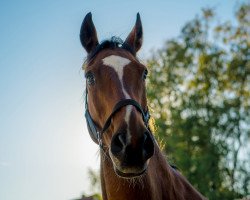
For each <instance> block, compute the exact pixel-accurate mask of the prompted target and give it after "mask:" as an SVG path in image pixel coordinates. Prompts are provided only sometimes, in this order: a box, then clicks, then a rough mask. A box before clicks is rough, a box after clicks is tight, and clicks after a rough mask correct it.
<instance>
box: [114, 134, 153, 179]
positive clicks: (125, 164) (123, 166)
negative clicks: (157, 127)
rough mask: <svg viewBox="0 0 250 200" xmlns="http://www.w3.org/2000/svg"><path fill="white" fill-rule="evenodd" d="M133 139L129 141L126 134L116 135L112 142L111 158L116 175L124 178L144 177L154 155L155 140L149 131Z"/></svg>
mask: <svg viewBox="0 0 250 200" xmlns="http://www.w3.org/2000/svg"><path fill="white" fill-rule="evenodd" d="M132 134H133V133H132ZM137 135H138V134H137ZM133 137H134V138H133ZM133 137H132V138H130V139H128V136H127V134H126V133H116V134H115V135H114V136H113V138H112V141H111V147H110V154H111V155H110V156H111V159H112V161H113V164H114V168H115V171H116V173H117V174H118V175H119V176H122V177H135V176H139V175H142V174H143V173H144V172H145V171H146V169H147V163H148V162H147V161H148V159H149V158H150V157H152V156H153V154H154V139H153V137H152V135H151V133H150V132H149V131H148V130H145V131H144V133H143V134H140V136H137V137H135V136H133Z"/></svg>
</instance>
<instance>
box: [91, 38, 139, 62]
mask: <svg viewBox="0 0 250 200" xmlns="http://www.w3.org/2000/svg"><path fill="white" fill-rule="evenodd" d="M116 48H119V49H124V50H126V51H128V52H130V53H131V54H132V55H135V52H134V50H133V49H132V48H131V47H130V46H129V45H128V44H127V43H126V42H123V40H122V39H121V38H119V37H116V36H112V37H111V38H110V39H107V40H104V41H102V42H101V43H100V44H98V45H97V46H96V47H95V49H94V50H92V51H91V52H90V53H89V54H88V56H87V62H89V61H91V60H92V59H93V58H94V57H95V56H96V55H97V54H98V53H99V52H101V51H102V50H104V49H116Z"/></svg>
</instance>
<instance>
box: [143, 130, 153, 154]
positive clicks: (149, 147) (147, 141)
mask: <svg viewBox="0 0 250 200" xmlns="http://www.w3.org/2000/svg"><path fill="white" fill-rule="evenodd" d="M149 134H150V133H148V132H145V133H144V144H143V149H144V152H145V157H146V159H148V158H150V157H151V156H152V155H153V154H154V141H153V138H152V137H151V136H150V135H149Z"/></svg>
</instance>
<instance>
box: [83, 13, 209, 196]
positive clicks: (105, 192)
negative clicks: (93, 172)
mask: <svg viewBox="0 0 250 200" xmlns="http://www.w3.org/2000/svg"><path fill="white" fill-rule="evenodd" d="M142 36H143V31H142V24H141V19H140V15H139V13H138V14H137V19H136V23H135V26H134V27H133V29H132V31H131V32H130V34H129V35H128V37H127V38H126V40H125V41H124V42H123V41H122V40H121V39H120V38H117V37H112V38H111V39H110V40H105V41H103V42H101V43H99V42H98V38H97V33H96V29H95V26H94V24H93V21H92V15H91V13H88V14H87V15H86V16H85V18H84V20H83V22H82V25H81V30H80V41H81V44H82V46H83V47H84V49H85V50H86V51H87V60H86V64H85V69H84V70H85V77H86V99H85V103H86V110H85V117H86V122H87V126H88V132H89V134H90V136H91V138H92V140H93V141H94V142H95V143H97V144H98V145H99V146H100V159H101V166H100V177H101V188H102V197H103V200H170V199H171V200H184V199H185V200H187V199H189V200H200V199H205V198H204V197H203V196H202V195H201V194H200V193H199V192H198V191H196V190H195V189H194V187H193V186H191V184H190V183H189V182H188V181H187V180H186V179H185V178H184V177H183V176H182V175H181V174H180V173H179V172H178V171H177V170H176V169H174V168H173V167H171V166H170V165H169V164H168V162H167V161H166V158H165V156H164V155H163V153H162V152H161V150H160V148H159V145H158V143H157V142H156V139H155V138H154V135H153V134H152V132H151V130H150V127H149V118H150V115H149V111H148V107H147V98H146V87H145V79H146V77H147V72H148V71H147V68H146V67H145V66H144V65H143V64H142V63H140V61H139V60H138V58H137V57H136V53H137V51H138V50H139V49H140V48H141V46H142Z"/></svg>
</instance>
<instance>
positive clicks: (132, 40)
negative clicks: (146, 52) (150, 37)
mask: <svg viewBox="0 0 250 200" xmlns="http://www.w3.org/2000/svg"><path fill="white" fill-rule="evenodd" d="M142 33H143V31H142V24H141V17H140V14H139V13H137V16H136V23H135V26H134V28H133V29H132V31H131V32H130V34H129V35H128V37H127V38H126V40H125V43H126V44H127V45H129V46H130V48H132V50H133V51H134V52H135V53H136V52H137V51H139V49H140V48H141V46H142Z"/></svg>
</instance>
